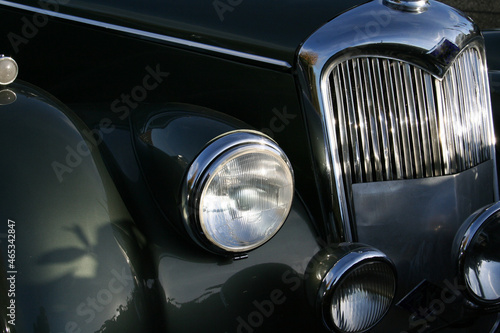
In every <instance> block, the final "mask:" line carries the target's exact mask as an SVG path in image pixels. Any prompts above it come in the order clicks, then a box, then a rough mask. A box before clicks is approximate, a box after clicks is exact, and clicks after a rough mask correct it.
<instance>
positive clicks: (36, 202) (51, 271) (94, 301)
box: [0, 81, 156, 333]
mask: <svg viewBox="0 0 500 333" xmlns="http://www.w3.org/2000/svg"><path fill="white" fill-rule="evenodd" d="M7 93H10V94H11V96H13V95H15V98H10V99H9V103H5V100H3V101H2V105H0V118H1V127H2V128H1V131H0V132H1V140H2V142H4V144H3V145H2V146H1V154H2V156H3V158H4V160H3V163H2V165H1V167H0V168H1V173H2V175H4V178H3V180H2V189H1V192H2V193H1V198H2V200H1V217H0V218H1V220H2V223H1V224H0V228H1V229H0V230H1V233H2V235H6V236H7V235H9V234H11V235H12V234H13V231H15V234H14V235H15V237H14V238H13V242H10V241H8V239H7V237H5V238H2V241H1V243H0V245H1V246H2V249H1V251H2V254H3V258H2V259H3V264H4V266H3V267H5V268H6V269H2V273H1V274H2V283H4V282H3V281H8V283H7V285H4V286H3V287H4V288H6V289H3V291H2V293H1V295H2V302H3V304H5V303H4V302H5V298H7V297H9V299H8V300H7V301H8V302H9V305H10V304H11V302H12V300H14V301H15V311H14V312H11V311H12V310H10V309H7V312H8V313H7V314H9V315H10V316H7V317H4V318H7V321H10V323H9V328H10V330H11V332H28V331H31V330H32V329H34V330H35V332H36V333H45V332H48V330H49V329H50V331H52V332H88V331H92V332H94V331H96V332H101V331H103V332H104V331H106V332H107V331H110V332H121V331H122V330H123V328H124V327H129V328H132V329H135V330H140V328H141V327H147V326H146V325H147V324H150V323H152V321H151V320H150V318H151V317H150V313H151V309H152V308H154V306H153V305H154V304H156V303H155V301H154V298H155V297H156V296H155V294H156V292H153V290H154V289H155V286H154V285H153V284H149V286H147V285H146V284H143V282H145V281H144V280H143V277H144V276H145V270H144V269H143V267H144V266H143V265H144V264H146V263H147V260H146V261H143V262H141V261H137V257H138V255H139V253H140V252H139V250H138V246H139V243H138V242H137V240H136V239H135V236H134V232H133V230H134V226H133V222H132V220H131V218H130V215H129V214H128V211H127V209H126V208H125V206H124V204H123V202H122V201H121V198H120V196H119V194H118V192H117V191H116V189H115V187H114V185H113V183H112V181H111V178H110V177H109V175H108V172H107V170H106V168H105V167H104V164H103V162H102V160H101V158H100V156H99V153H98V150H97V147H96V146H95V145H94V144H93V142H92V140H89V139H88V136H87V134H88V133H89V130H88V129H87V128H86V126H85V125H84V124H83V123H82V122H81V121H80V120H79V119H78V118H77V117H76V115H75V114H74V113H72V112H71V111H69V110H68V109H67V108H66V107H65V106H64V105H62V104H61V103H59V102H58V101H57V100H55V99H54V98H53V97H51V96H50V95H48V94H47V93H45V92H43V91H41V90H40V89H38V88H36V87H33V86H30V85H27V84H24V83H21V82H20V81H18V83H15V84H12V85H10V86H9V88H8V89H3V90H2V95H5V94H7ZM10 220H12V221H14V222H13V223H11V222H10ZM10 225H12V227H11V226H10ZM9 230H10V231H9ZM9 245H14V247H12V246H11V247H10V250H13V251H14V252H12V251H11V252H10V253H9V252H8V246H9ZM7 254H9V256H8V255H7ZM12 254H15V256H14V257H12ZM13 259H14V260H13ZM130 259H133V264H132V265H130V264H129V262H128V261H129V260H130ZM7 265H8V266H7ZM11 265H12V266H11ZM7 278H10V280H7ZM147 295H150V296H151V297H150V296H147ZM151 306H153V307H151ZM5 309H6V308H2V310H3V311H5ZM12 314H14V316H12ZM4 315H5V313H4Z"/></svg>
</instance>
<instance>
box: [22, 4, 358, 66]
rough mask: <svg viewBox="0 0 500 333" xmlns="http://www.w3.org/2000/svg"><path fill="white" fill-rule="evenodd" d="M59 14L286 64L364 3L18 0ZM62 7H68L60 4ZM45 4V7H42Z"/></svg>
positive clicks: (291, 61)
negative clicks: (51, 1)
mask: <svg viewBox="0 0 500 333" xmlns="http://www.w3.org/2000/svg"><path fill="white" fill-rule="evenodd" d="M16 2H17V3H21V4H24V5H28V6H33V7H38V8H40V7H42V8H44V9H49V10H52V11H57V12H58V13H64V14H70V15H74V16H77V17H82V18H87V19H92V20H96V21H102V22H106V23H111V24H116V25H120V26H126V27H129V28H133V29H140V30H143V31H148V32H153V33H159V34H165V35H168V36H172V37H177V38H182V39H186V40H189V41H195V42H199V43H203V44H208V45H213V46H217V47H222V48H226V49H231V50H236V51H239V52H245V53H249V54H255V55H259V56H264V57H269V58H273V59H278V60H282V61H286V62H288V63H290V64H292V63H293V61H294V59H295V54H296V50H297V48H298V46H299V45H300V44H301V43H302V42H303V41H304V40H305V39H306V38H307V37H308V36H309V35H310V34H311V33H313V32H314V31H315V30H316V29H318V28H319V27H321V26H322V25H323V24H324V23H326V22H328V21H329V20H331V19H332V18H334V17H336V16H338V15H339V14H341V13H342V12H344V11H346V10H348V9H350V8H352V7H354V6H357V5H360V4H362V3H365V2H367V1H366V0H346V1H334V0H330V1H325V0H290V1H268V0H251V1H250V0H212V1H179V0H165V1H158V0H146V1H141V2H140V4H138V3H137V2H136V1H132V0H124V1H115V0H106V1H102V0H99V1H97V0H90V1H59V3H60V4H59V5H47V4H45V5H44V4H43V3H42V2H40V1H32V0H24V1H16ZM62 3H65V4H64V5H62ZM44 6H45V7H44Z"/></svg>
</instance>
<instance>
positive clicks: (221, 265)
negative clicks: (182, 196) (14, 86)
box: [0, 10, 322, 332]
mask: <svg viewBox="0 0 500 333" xmlns="http://www.w3.org/2000/svg"><path fill="white" fill-rule="evenodd" d="M2 17H5V20H4V21H2V24H1V27H2V28H1V29H2V31H3V33H1V34H0V36H6V35H7V34H8V31H10V30H12V27H20V29H22V23H23V18H25V17H28V18H29V19H31V16H29V15H28V13H25V12H21V11H17V10H15V11H14V10H6V11H4V13H2ZM19 23H21V26H19ZM54 36H57V38H54ZM75 41H78V42H77V43H75ZM2 45H3V46H5V47H6V48H7V49H9V48H10V51H8V52H5V53H11V54H13V55H14V56H15V59H16V61H17V62H18V64H19V66H20V68H21V71H20V74H19V77H20V78H21V79H25V80H28V81H30V82H32V83H35V84H37V85H39V86H41V87H43V88H44V89H46V90H48V91H50V92H51V93H52V94H54V95H56V96H58V98H60V99H61V100H62V101H63V102H64V103H66V104H68V106H69V107H70V108H71V109H72V110H73V111H74V112H75V113H76V114H77V115H78V116H79V117H80V118H81V119H82V120H83V121H84V122H85V123H86V124H87V125H88V126H89V127H90V128H91V130H93V132H92V133H91V134H92V135H93V138H94V140H95V141H96V143H97V146H98V147H99V150H100V151H101V153H102V155H103V160H104V163H105V164H106V167H107V169H108V170H109V172H110V174H111V177H112V178H113V180H114V183H115V184H116V186H117V188H118V190H119V193H120V196H121V197H122V198H123V200H124V202H125V204H126V206H127V209H128V211H129V212H130V214H131V216H132V218H133V220H134V224H133V225H132V226H131V227H130V229H131V231H129V232H126V233H125V235H126V236H127V237H125V239H126V240H130V241H129V242H127V244H129V246H132V247H133V244H136V245H135V247H134V248H135V249H136V251H135V252H133V251H131V252H132V253H133V255H130V258H137V259H136V260H131V263H132V264H134V265H135V263H136V262H137V263H143V262H144V260H145V259H146V261H145V262H144V263H143V264H141V267H142V266H144V267H142V272H143V273H141V275H139V277H140V281H142V282H141V285H143V286H145V288H147V287H148V286H150V285H152V286H157V285H158V286H159V288H160V289H159V291H158V292H157V293H154V294H155V295H157V298H158V299H159V301H158V299H155V300H153V301H152V302H151V304H153V305H152V306H153V307H154V308H155V310H154V311H153V312H152V313H153V318H155V319H156V321H153V320H152V321H150V322H149V323H148V324H146V326H145V327H148V329H150V330H149V331H151V332H154V331H155V330H158V331H160V330H162V329H163V327H164V326H166V327H167V328H168V329H172V330H174V329H179V328H180V327H183V329H182V331H183V332H188V331H200V330H201V331H206V330H207V329H209V328H211V329H212V331H223V330H227V331H234V330H236V329H237V328H238V327H239V325H240V324H241V320H240V319H239V318H240V317H241V318H243V319H242V320H245V321H247V322H248V317H249V316H250V315H252V314H253V313H254V312H255V311H257V312H259V310H258V309H257V308H256V305H255V303H254V301H255V302H260V303H259V304H262V302H264V304H269V303H267V302H266V301H269V300H271V301H272V300H273V299H274V300H276V302H275V305H276V313H275V314H276V315H273V316H270V318H269V319H267V317H266V320H265V322H264V323H263V326H262V329H263V330H268V331H273V330H276V327H281V328H283V318H284V316H285V315H286V318H289V315H290V314H293V315H292V316H291V317H293V318H295V320H291V321H287V325H289V328H290V329H293V328H294V327H304V329H312V330H319V331H321V329H322V328H321V324H320V323H318V322H317V321H316V320H315V318H314V316H313V314H312V313H311V312H310V309H309V308H308V306H307V305H306V304H307V302H306V300H305V295H304V291H303V287H302V280H301V276H302V275H303V274H304V270H305V269H306V267H307V263H308V261H309V260H310V258H311V257H312V256H313V255H314V254H315V253H316V252H317V251H318V250H319V245H318V242H321V240H320V237H319V236H318V234H317V233H316V226H315V223H313V220H312V219H311V217H310V214H309V211H307V210H306V209H305V205H304V204H303V203H302V202H301V200H300V197H301V196H303V197H304V198H306V200H307V201H308V202H311V203H312V204H311V205H310V206H309V209H312V211H316V212H319V211H320V210H319V209H315V208H314V207H316V206H317V205H319V202H320V200H319V199H318V197H317V194H316V190H315V188H314V186H313V184H314V181H313V179H314V176H313V173H312V168H311V167H310V165H311V163H310V158H311V157H310V155H309V149H308V146H307V142H308V139H307V132H306V129H305V127H304V124H303V121H302V113H301V111H300V105H299V102H298V97H297V96H296V85H295V80H294V77H293V75H292V74H290V73H285V72H283V71H275V70H271V69H265V68H259V67H256V66H253V65H249V64H245V63H239V62H234V61H229V62H228V61H225V60H223V59H218V58H215V57H212V56H207V55H203V54H199V53H197V52H191V51H184V50H180V49H177V48H166V47H165V46H161V45H157V44H154V43H151V42H148V41H142V40H139V39H136V38H131V37H117V36H116V35H114V34H111V33H109V32H106V31H103V30H100V29H95V28H89V27H85V26H82V25H78V24H71V23H68V22H63V21H61V20H51V21H50V23H49V24H47V25H46V26H45V27H44V28H43V29H40V30H39V31H38V33H37V34H36V36H34V37H33V38H32V39H30V40H29V42H28V43H26V44H23V45H22V47H20V48H19V50H18V52H15V50H14V49H13V48H12V46H11V45H10V43H9V42H8V40H6V39H3V40H2ZM67 45H73V47H72V48H69V49H68V48H67V47H66V46H67ZM109 45H113V47H109ZM35 53H36V54H38V55H39V61H37V62H33V61H32V55H33V54H35ZM42 63H43V64H44V65H43V66H40V65H39V64H42ZM141 92H145V96H143V95H140V93H141ZM134 96H135V98H134ZM172 103H183V104H189V105H191V106H186V107H183V108H182V109H181V111H182V112H185V113H186V112H187V113H189V112H191V113H193V110H196V111H197V112H200V110H202V111H203V112H204V113H206V109H207V108H210V109H214V110H217V111H219V112H222V113H224V114H226V115H228V116H224V117H226V118H227V117H232V119H235V118H236V119H238V121H234V120H230V121H229V120H228V121H226V122H227V124H228V125H223V124H221V126H222V127H221V129H220V130H219V129H216V128H215V127H214V126H211V127H210V128H211V129H207V128H206V125H207V124H206V123H204V122H203V121H202V120H196V118H195V119H194V121H195V122H197V123H198V125H197V126H198V128H199V130H198V131H197V132H196V133H186V132H185V131H183V130H182V127H181V126H179V127H178V128H177V133H179V134H182V136H179V137H177V138H176V140H177V141H178V140H183V141H184V142H186V144H185V145H182V146H177V145H175V143H174V142H175V141H172V143H166V144H170V145H172V146H175V149H178V150H179V151H180V152H181V153H182V154H184V155H188V156H189V155H190V154H191V156H192V155H194V154H195V152H194V151H195V150H198V149H200V148H201V146H202V145H203V144H205V143H206V142H203V141H206V140H207V139H208V138H209V137H210V136H212V135H215V134H216V133H215V132H214V131H223V130H226V129H227V128H235V127H240V128H241V127H245V128H252V129H257V130H261V131H263V132H264V133H266V134H268V135H269V136H271V137H273V138H274V139H275V140H276V141H277V142H278V143H279V144H280V146H281V147H282V148H283V149H284V150H285V152H286V153H287V154H288V156H289V158H290V159H291V160H292V164H293V167H294V169H295V172H299V173H300V174H301V177H300V179H298V180H297V188H298V189H299V190H298V192H297V196H296V200H295V203H294V206H293V208H292V212H291V214H290V217H289V218H288V220H287V222H285V226H284V227H283V228H282V230H281V231H280V232H279V234H278V235H276V236H275V237H274V238H273V239H272V240H271V241H269V242H268V243H267V244H265V245H264V246H263V247H262V248H259V249H257V250H255V251H252V252H251V254H250V255H249V258H248V259H245V260H239V261H234V262H233V261H232V259H230V260H228V259H225V258H221V257H220V256H216V255H212V254H210V253H207V252H206V251H204V250H202V249H200V248H199V247H198V246H196V245H195V244H194V243H193V242H192V241H191V240H190V239H188V238H187V237H184V236H183V233H182V232H179V228H178V227H176V226H175V221H173V220H174V218H172V217H171V216H169V215H168V214H165V213H164V212H165V211H167V213H170V212H171V211H170V209H169V207H161V206H159V205H158V204H157V203H160V204H161V203H163V202H164V201H162V200H161V196H160V197H157V194H158V192H157V191H155V190H151V188H150V187H149V185H148V183H152V182H155V181H158V182H162V181H164V180H165V177H164V176H163V175H162V174H158V175H151V176H147V177H145V176H144V175H143V171H144V172H147V171H149V170H151V169H149V167H151V164H150V163H148V161H144V165H143V166H142V167H143V169H142V170H141V168H140V166H139V163H138V160H139V159H143V158H144V157H145V152H144V150H141V149H137V152H138V153H137V156H136V152H135V148H134V145H138V144H140V143H141V139H140V134H141V133H140V130H141V128H142V126H143V125H144V124H145V121H146V120H147V119H149V118H150V117H151V116H153V115H156V114H158V113H160V112H163V113H165V114H167V115H168V114H169V113H171V115H169V116H174V114H173V113H175V112H178V111H179V108H177V109H175V108H174V109H172V105H173V104H172ZM176 105H179V104H176ZM205 117H207V116H206V115H205ZM220 118H221V117H220V116H218V119H219V120H218V121H221V119H220ZM212 125H213V123H212ZM176 126H177V125H176ZM225 126H227V127H225ZM134 133H135V134H137V135H135V134H134ZM188 142H191V143H196V142H199V144H194V145H192V146H191V148H190V145H189V144H187V143H188ZM193 147H194V148H193ZM136 148H137V147H136ZM189 151H191V153H190V152H189ZM146 155H147V154H146ZM157 156H158V155H157ZM160 158H162V159H164V160H167V161H168V160H169V159H171V158H170V157H169V156H167V155H164V156H163V157H160ZM168 163H170V162H168ZM168 163H167V164H168ZM152 167H153V170H154V172H158V171H160V170H158V166H157V165H152ZM168 172H171V174H170V175H169V177H171V178H170V179H171V180H176V181H178V180H180V179H181V178H182V176H183V174H182V173H183V170H182V168H180V169H177V171H175V169H171V170H168ZM148 177H152V178H150V179H148V181H147V182H146V179H147V178H148ZM160 184H161V183H160ZM171 185H172V184H171V183H168V182H167V183H166V186H167V187H170V186H171ZM175 186H176V185H175V184H173V186H172V187H174V188H175ZM172 190H173V192H172V193H169V195H172V196H175V189H172ZM170 204H171V203H170ZM176 208H177V207H176ZM176 211H178V209H176ZM298 243H300V244H301V246H300V247H298V246H297V244H298ZM139 258H140V259H139ZM148 263H151V264H148ZM174 267H175V268H174ZM257 281H258V283H257V284H255V283H256V282H257ZM103 283H107V282H106V280H105V279H103V280H101V281H100V284H103ZM257 286H258V287H257ZM54 288H55V287H54ZM275 290H278V291H282V292H283V294H281V293H278V294H276V293H273V291H275ZM186 291H190V292H189V293H186ZM189 295H191V296H189ZM285 299H286V301H284V300H285ZM281 301H283V302H281ZM278 303H279V304H278ZM278 305H279V306H278ZM193 313H195V314H199V315H194V316H195V317H196V316H198V317H197V318H198V319H197V320H196V321H193V320H189V321H188V322H187V323H186V318H192V317H193ZM216 315H217V318H223V319H218V320H214V318H215V316H216ZM220 316H222V317H220ZM186 325H187V326H186ZM221 325H222V326H221ZM241 325H244V324H241ZM302 325H303V326H302Z"/></svg>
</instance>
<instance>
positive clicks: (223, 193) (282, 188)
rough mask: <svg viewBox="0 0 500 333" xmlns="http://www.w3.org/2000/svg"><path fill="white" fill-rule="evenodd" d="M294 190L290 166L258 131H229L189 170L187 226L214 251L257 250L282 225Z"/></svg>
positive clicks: (203, 244)
mask: <svg viewBox="0 0 500 333" xmlns="http://www.w3.org/2000/svg"><path fill="white" fill-rule="evenodd" d="M293 188H294V186H293V172H292V168H291V166H290V162H289V161H288V158H287V157H286V156H285V154H284V153H283V151H282V150H281V149H280V148H279V147H278V145H277V144H276V143H275V142H273V141H272V140H270V139H269V138H267V137H265V136H263V135H261V134H260V133H258V132H253V131H246V132H231V133H229V134H226V135H224V136H222V137H220V138H218V139H216V140H214V141H213V142H212V143H211V144H209V145H208V146H207V147H206V148H205V149H204V150H203V152H202V153H201V154H200V155H199V156H198V157H197V158H196V159H195V161H194V162H193V164H192V165H191V167H190V169H189V171H188V175H187V177H186V181H185V187H184V191H183V198H182V200H183V209H184V223H185V226H186V228H187V231H188V233H189V234H190V235H191V237H192V238H193V239H194V240H195V241H196V242H197V243H198V244H200V245H201V246H203V247H205V248H206V249H208V250H210V251H212V252H216V253H227V252H245V251H249V250H252V249H255V248H256V247H258V246H260V245H262V244H264V243H265V242H267V241H268V240H269V239H270V238H272V237H273V236H274V234H276V232H277V231H278V230H279V229H280V228H281V226H282V225H283V223H284V222H285V219H286V217H287V216H288V213H289V211H290V207H291V204H292V199H293Z"/></svg>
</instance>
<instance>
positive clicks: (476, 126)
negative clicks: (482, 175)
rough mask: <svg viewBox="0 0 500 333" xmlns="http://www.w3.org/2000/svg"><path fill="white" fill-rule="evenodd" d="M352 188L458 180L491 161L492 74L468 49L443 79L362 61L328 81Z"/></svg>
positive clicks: (392, 63) (394, 63)
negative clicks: (400, 181) (406, 181)
mask: <svg viewBox="0 0 500 333" xmlns="http://www.w3.org/2000/svg"><path fill="white" fill-rule="evenodd" d="M329 80H330V85H329V86H330V89H331V95H332V101H333V102H332V103H334V104H335V105H336V107H333V105H332V106H331V112H332V113H333V119H335V121H336V123H335V126H334V128H335V131H336V135H337V137H338V138H339V139H340V144H341V148H340V151H339V152H340V153H339V156H340V155H341V156H340V158H341V161H340V162H341V164H342V165H343V168H344V170H343V173H344V177H345V178H346V180H347V181H348V183H347V184H349V183H363V182H372V181H385V180H395V179H415V178H424V177H435V176H442V175H450V174H455V173H458V172H461V171H464V170H467V169H470V168H472V167H474V166H476V165H478V164H480V163H482V162H484V161H486V160H489V159H491V158H492V157H493V156H492V147H493V144H494V139H493V133H492V124H491V114H490V109H491V106H490V102H489V96H488V86H487V75H486V72H485V69H484V66H483V65H482V60H481V56H480V54H479V51H478V50H477V49H475V48H473V47H471V48H469V49H467V50H464V51H463V52H462V54H461V55H460V56H459V57H458V58H457V59H456V60H455V62H454V64H453V65H452V66H451V67H450V68H449V69H448V71H447V73H446V74H445V76H444V77H443V78H442V79H438V78H435V77H433V76H432V75H431V74H430V73H427V72H426V71H424V70H422V69H420V68H418V67H416V66H413V65H411V64H409V63H405V62H403V61H398V60H392V59H384V58H378V57H357V58H353V59H348V60H345V61H343V62H341V63H339V64H338V65H336V66H334V67H333V69H332V70H331V73H330V75H329Z"/></svg>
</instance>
